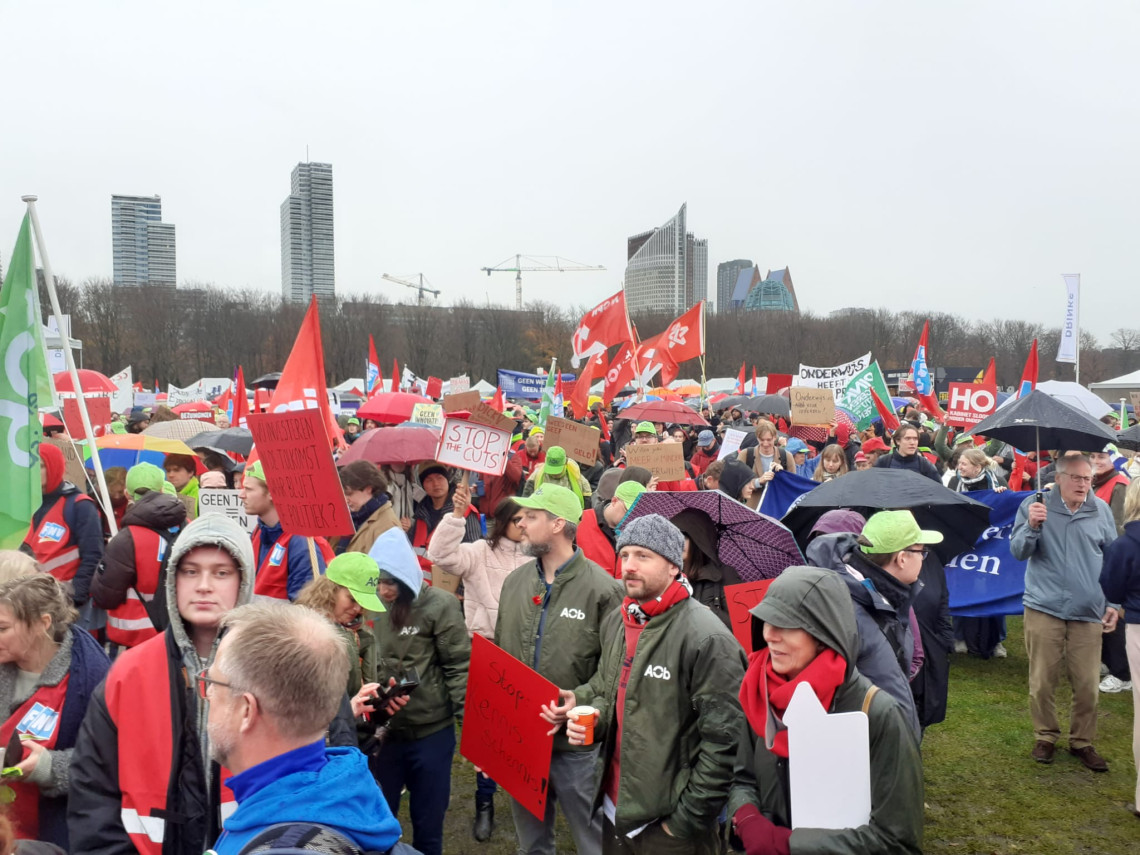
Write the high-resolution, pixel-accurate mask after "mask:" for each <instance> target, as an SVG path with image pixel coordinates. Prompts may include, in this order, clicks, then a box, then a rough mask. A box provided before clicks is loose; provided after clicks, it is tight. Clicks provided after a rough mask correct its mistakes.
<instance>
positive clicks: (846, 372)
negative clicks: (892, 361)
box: [792, 352, 871, 394]
mask: <svg viewBox="0 0 1140 855" xmlns="http://www.w3.org/2000/svg"><path fill="white" fill-rule="evenodd" d="M870 364H871V354H870V352H867V353H865V354H863V355H862V356H860V357H859V358H858V359H852V360H851V361H850V362H844V363H843V364H842V365H832V366H828V367H817V366H814V365H804V364H803V363H800V370H799V372H798V373H797V374H796V377H795V379H794V380H793V382H792V385H793V386H811V387H812V388H815V389H832V390H834V391H836V392H839V393H841V394H842V392H843V390H844V388H846V386H847V384H848V383H850V382H851V378H852V377H854V376H855V375H856V374H858V373H859V372H860V371H862V370H863V369H865V368H866V367H867V366H868V365H870Z"/></svg>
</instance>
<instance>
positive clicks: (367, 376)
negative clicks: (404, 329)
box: [364, 336, 384, 400]
mask: <svg viewBox="0 0 1140 855" xmlns="http://www.w3.org/2000/svg"><path fill="white" fill-rule="evenodd" d="M383 391H384V375H383V374H381V373H380V358H379V357H378V356H376V342H375V341H373V340H372V336H368V361H367V362H366V363H365V364H364V395H365V400H371V399H372V396H373V395H379V394H380V393H381V392H383Z"/></svg>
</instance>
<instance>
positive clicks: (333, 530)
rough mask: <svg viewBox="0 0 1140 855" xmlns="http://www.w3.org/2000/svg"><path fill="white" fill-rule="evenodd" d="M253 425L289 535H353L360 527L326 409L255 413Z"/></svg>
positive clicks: (282, 524)
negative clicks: (335, 459)
mask: <svg viewBox="0 0 1140 855" xmlns="http://www.w3.org/2000/svg"><path fill="white" fill-rule="evenodd" d="M248 423H249V430H250V432H251V433H252V434H253V442H254V445H255V446H256V447H257V454H258V457H259V459H260V460H261V465H262V466H263V467H264V468H265V479H266V481H267V482H268V485H269V493H270V495H271V496H272V497H273V505H274V507H275V508H276V510H277V515H278V516H279V517H280V518H281V528H282V529H283V530H284V531H285V533H286V534H299V535H301V536H303V537H331V536H334V535H342V534H344V535H350V536H351V535H352V534H353V533H354V532H355V531H356V527H355V526H353V524H352V517H350V516H349V513H348V505H347V504H345V501H344V489H343V488H342V487H341V483H340V477H339V476H338V475H337V472H336V464H335V463H333V458H332V449H331V445H330V441H329V437H328V433H327V432H326V431H325V423H324V414H323V413H322V412H321V411H320V409H319V408H316V407H314V408H313V409H311V410H292V411H289V412H285V413H261V414H251V415H250V416H249V419H248Z"/></svg>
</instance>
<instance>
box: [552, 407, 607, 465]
mask: <svg viewBox="0 0 1140 855" xmlns="http://www.w3.org/2000/svg"><path fill="white" fill-rule="evenodd" d="M601 438H602V433H601V431H599V430H598V429H597V428H596V427H590V426H589V425H583V424H578V422H572V421H570V420H569V419H560V418H558V416H551V417H550V418H548V419H547V420H546V435H545V436H544V437H543V440H542V444H543V447H545V448H550V446H552V445H558V446H561V447H562V448H564V449H565V450H566V456H567V457H569V458H570V459H571V460H576V461H578V462H579V463H582V464H584V465H586V466H593V465H594V462H595V461H596V460H597V459H598V441H599V440H600V439H601Z"/></svg>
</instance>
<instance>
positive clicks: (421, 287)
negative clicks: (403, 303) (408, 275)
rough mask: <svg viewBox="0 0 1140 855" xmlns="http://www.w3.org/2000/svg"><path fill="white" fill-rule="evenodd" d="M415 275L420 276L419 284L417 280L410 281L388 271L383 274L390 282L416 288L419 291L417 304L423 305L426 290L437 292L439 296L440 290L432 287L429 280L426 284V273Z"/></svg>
mask: <svg viewBox="0 0 1140 855" xmlns="http://www.w3.org/2000/svg"><path fill="white" fill-rule="evenodd" d="M413 275H414V276H418V277H419V280H420V281H419V283H418V284H417V283H415V282H409V281H408V280H407V279H400V278H399V277H397V276H389V275H388V274H387V273H384V274H382V276H383V278H384V279H387V280H388V281H389V282H395V283H396V284H397V285H405V286H407V287H408V288H414V289H415V290H416V291H417V292H418V294H417V298H416V305H417V306H422V305H423V304H424V292H425V291H426V292H427V293H428V294H435V296H437V297H438V296H439V291H437V290H436V289H435V288H432V287H431V283H430V282H428V283H427V285H425V284H424V282H425V281H426V280H425V279H424V275H423V274H422V273H415V274H413Z"/></svg>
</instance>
